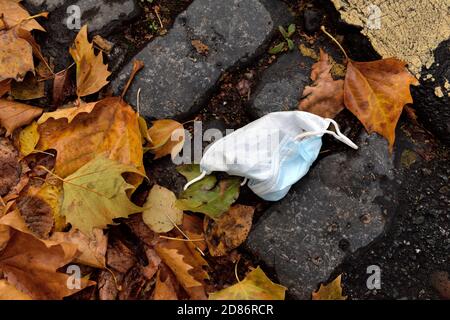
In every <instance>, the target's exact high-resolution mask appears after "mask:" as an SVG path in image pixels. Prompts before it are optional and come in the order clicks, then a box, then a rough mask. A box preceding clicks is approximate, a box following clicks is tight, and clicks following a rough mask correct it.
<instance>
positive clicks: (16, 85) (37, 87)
mask: <svg viewBox="0 0 450 320" xmlns="http://www.w3.org/2000/svg"><path fill="white" fill-rule="evenodd" d="M11 96H12V97H13V98H14V99H17V100H33V99H39V98H42V97H44V96H45V82H44V81H38V80H37V79H36V77H35V76H34V75H33V74H32V73H27V75H26V76H25V79H23V81H22V82H17V81H13V82H12V83H11Z"/></svg>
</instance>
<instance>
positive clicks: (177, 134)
mask: <svg viewBox="0 0 450 320" xmlns="http://www.w3.org/2000/svg"><path fill="white" fill-rule="evenodd" d="M148 135H149V136H150V140H151V141H152V147H151V149H150V150H151V151H152V152H153V153H154V154H155V159H159V158H162V157H164V156H166V155H168V154H170V155H171V156H172V159H173V158H175V156H176V155H177V154H178V153H179V152H180V151H181V150H182V149H183V145H184V139H185V133H184V129H183V125H182V124H181V123H178V122H177V121H174V120H157V121H154V122H153V126H152V127H151V128H150V129H149V130H148Z"/></svg>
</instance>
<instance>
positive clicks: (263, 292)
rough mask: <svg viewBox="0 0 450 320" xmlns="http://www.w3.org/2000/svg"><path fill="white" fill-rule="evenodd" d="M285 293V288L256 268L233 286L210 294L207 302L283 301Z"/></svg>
mask: <svg viewBox="0 0 450 320" xmlns="http://www.w3.org/2000/svg"><path fill="white" fill-rule="evenodd" d="M285 292H286V288H285V287H283V286H280V285H278V284H275V283H273V282H272V281H271V280H270V279H269V278H268V277H267V276H266V274H265V273H264V272H263V271H262V270H261V268H260V267H258V268H256V269H255V270H253V271H251V272H249V273H248V274H247V276H246V277H245V279H244V280H242V281H240V282H238V283H236V284H235V285H232V286H231V287H228V288H226V289H223V290H221V291H219V292H215V293H211V294H210V295H209V300H284V296H285Z"/></svg>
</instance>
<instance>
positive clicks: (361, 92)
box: [344, 58, 419, 152]
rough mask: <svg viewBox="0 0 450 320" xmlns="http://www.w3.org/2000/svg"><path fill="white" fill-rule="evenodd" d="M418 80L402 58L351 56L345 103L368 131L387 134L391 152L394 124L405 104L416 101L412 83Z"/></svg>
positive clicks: (414, 83)
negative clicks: (355, 58) (359, 58)
mask: <svg viewBox="0 0 450 320" xmlns="http://www.w3.org/2000/svg"><path fill="white" fill-rule="evenodd" d="M418 84H419V82H418V80H417V79H416V78H415V77H414V76H413V75H411V74H410V73H409V72H408V70H407V69H406V63H405V62H403V61H400V60H397V59H394V58H389V59H383V60H377V61H371V62H355V61H351V60H349V61H348V64H347V74H346V76H345V84H344V102H345V106H346V107H347V108H348V109H349V110H350V111H351V112H352V113H353V114H354V115H355V116H356V117H357V118H358V119H359V121H361V123H362V124H363V125H364V127H365V128H366V130H367V131H368V132H369V133H372V132H377V133H379V134H380V135H382V136H383V137H385V138H386V139H387V140H388V142H389V150H390V151H391V152H392V149H393V146H394V141H395V127H396V126H397V122H398V120H399V118H400V115H401V113H402V110H403V107H404V106H405V104H408V103H412V102H413V99H412V97H411V92H410V85H418Z"/></svg>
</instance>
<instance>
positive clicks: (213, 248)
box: [204, 204, 255, 257]
mask: <svg viewBox="0 0 450 320" xmlns="http://www.w3.org/2000/svg"><path fill="white" fill-rule="evenodd" d="M254 211H255V209H254V208H253V207H249V206H244V205H240V204H237V205H234V206H232V207H231V208H230V210H229V211H228V212H226V213H224V214H223V215H222V216H220V218H218V219H216V220H212V219H209V218H207V217H205V223H204V231H205V234H206V242H207V243H208V248H209V253H210V254H211V255H212V256H214V257H217V256H224V255H226V254H227V253H228V252H230V251H231V250H233V249H235V248H237V247H238V246H240V245H241V244H242V243H243V242H244V241H245V240H246V239H247V237H248V234H249V233H250V229H251V227H252V219H253V213H254Z"/></svg>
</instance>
